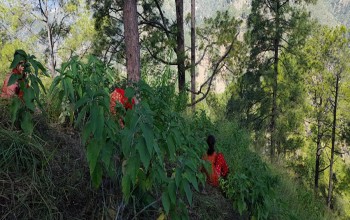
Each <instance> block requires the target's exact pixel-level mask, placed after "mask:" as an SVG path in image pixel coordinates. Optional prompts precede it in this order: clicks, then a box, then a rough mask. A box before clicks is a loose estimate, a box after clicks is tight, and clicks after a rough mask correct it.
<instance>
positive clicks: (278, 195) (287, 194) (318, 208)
mask: <svg viewBox="0 0 350 220" xmlns="http://www.w3.org/2000/svg"><path fill="white" fill-rule="evenodd" d="M281 167H283V166H279V167H276V166H272V171H273V173H275V174H276V175H278V176H280V178H279V179H280V181H279V184H277V185H276V187H275V188H274V192H275V193H274V194H275V199H274V200H273V203H271V204H270V207H269V209H270V213H271V214H270V218H271V219H310V220H321V219H337V217H336V216H335V215H334V214H332V213H331V212H330V210H328V209H327V207H326V205H325V200H324V199H322V198H321V197H320V196H318V195H315V193H314V191H313V190H312V189H310V188H307V187H306V186H305V185H304V184H303V183H302V182H300V181H298V180H296V179H294V178H293V177H291V176H290V174H289V173H288V172H286V170H281V169H280V168H281Z"/></svg>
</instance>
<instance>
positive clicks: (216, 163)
mask: <svg viewBox="0 0 350 220" xmlns="http://www.w3.org/2000/svg"><path fill="white" fill-rule="evenodd" d="M207 144H208V150H207V153H206V154H205V155H204V156H203V158H202V159H203V160H206V161H208V162H209V163H210V164H211V170H209V172H208V171H207V170H204V172H205V174H206V176H207V182H208V183H209V184H210V185H212V186H215V187H217V186H219V178H220V177H226V176H227V174H228V172H229V168H228V166H227V163H226V161H225V157H224V155H223V154H222V153H217V152H215V137H214V136H213V135H209V136H208V138H207Z"/></svg>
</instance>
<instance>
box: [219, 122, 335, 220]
mask: <svg viewBox="0 0 350 220" xmlns="http://www.w3.org/2000/svg"><path fill="white" fill-rule="evenodd" d="M218 148H219V151H222V152H223V153H224V154H225V157H226V160H227V161H228V164H229V166H230V169H231V170H230V174H229V177H228V179H227V180H226V181H222V184H221V186H222V187H223V189H224V191H225V193H226V194H227V196H228V197H229V198H230V199H231V201H232V203H233V206H234V208H235V209H236V210H238V211H240V212H241V214H243V215H244V216H250V218H252V219H315V220H316V219H338V217H337V216H335V215H334V214H333V213H332V212H331V211H329V210H328V209H327V207H326V205H325V202H324V200H323V199H321V198H318V197H317V198H316V197H315V196H314V193H313V191H312V189H309V188H307V186H305V185H303V184H302V183H300V182H298V181H297V180H296V179H293V177H292V176H291V175H290V174H289V172H290V171H288V170H287V168H284V166H282V165H272V164H269V163H267V162H265V161H264V160H263V158H262V157H261V156H259V155H257V154H256V153H255V152H254V151H253V150H251V147H250V139H249V134H248V133H247V132H245V131H243V130H242V129H240V128H239V127H238V126H237V125H236V124H235V123H231V122H222V123H219V124H218Z"/></svg>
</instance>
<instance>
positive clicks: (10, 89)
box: [0, 53, 26, 99]
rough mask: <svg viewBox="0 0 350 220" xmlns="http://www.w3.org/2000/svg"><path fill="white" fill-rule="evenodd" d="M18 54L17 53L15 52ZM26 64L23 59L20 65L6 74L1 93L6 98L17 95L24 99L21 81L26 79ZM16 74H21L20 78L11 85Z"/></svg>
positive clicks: (0, 95)
mask: <svg viewBox="0 0 350 220" xmlns="http://www.w3.org/2000/svg"><path fill="white" fill-rule="evenodd" d="M15 55H16V53H15ZM24 65H25V62H24V61H21V62H19V63H18V65H17V66H16V67H15V68H14V69H13V70H12V71H11V72H10V73H9V74H7V75H6V77H5V80H4V84H3V86H2V89H1V94H0V97H1V98H4V99H9V98H12V97H13V96H15V95H17V96H18V97H19V98H20V99H23V94H24V93H23V91H22V90H21V85H20V83H21V82H22V81H24V79H25V77H26V74H25V73H24ZM13 74H15V75H20V77H19V79H18V80H16V82H14V83H13V84H11V85H9V84H8V83H9V80H10V78H11V76H12V75H13Z"/></svg>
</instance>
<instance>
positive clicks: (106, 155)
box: [101, 142, 115, 168]
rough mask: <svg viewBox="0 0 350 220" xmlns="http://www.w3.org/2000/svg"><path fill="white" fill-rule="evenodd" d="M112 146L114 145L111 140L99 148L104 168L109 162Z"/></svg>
mask: <svg viewBox="0 0 350 220" xmlns="http://www.w3.org/2000/svg"><path fill="white" fill-rule="evenodd" d="M114 148H115V145H114V143H113V142H107V143H106V144H105V145H104V146H103V148H102V150H101V160H102V162H103V164H104V165H105V167H106V168H108V167H109V165H110V163H111V159H112V156H113V149H114Z"/></svg>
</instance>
